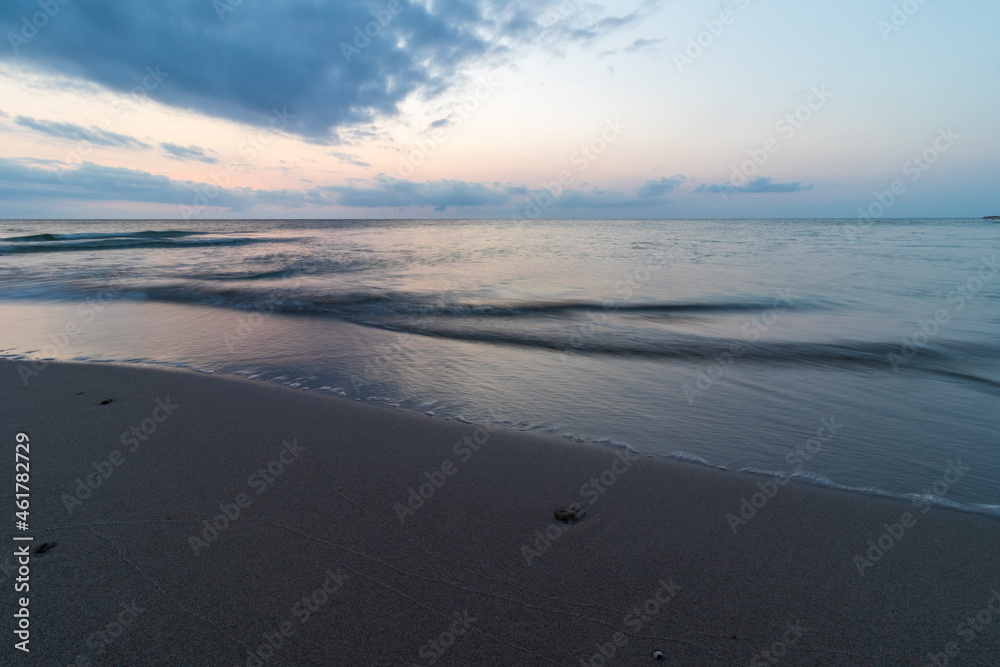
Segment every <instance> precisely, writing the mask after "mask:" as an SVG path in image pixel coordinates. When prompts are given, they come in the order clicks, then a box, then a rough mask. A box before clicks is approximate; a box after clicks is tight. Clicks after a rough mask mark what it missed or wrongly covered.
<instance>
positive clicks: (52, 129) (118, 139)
mask: <svg viewBox="0 0 1000 667" xmlns="http://www.w3.org/2000/svg"><path fill="white" fill-rule="evenodd" d="M14 122H15V123H16V124H18V125H20V126H21V127H27V128H29V129H32V130H35V131H36V132H41V133H42V134H47V135H49V136H50V137H56V138H59V139H69V140H70V141H89V142H90V143H92V144H94V145H96V146H109V147H112V148H127V149H130V150H135V149H143V148H152V146H150V145H149V144H147V143H145V142H143V141H139V140H138V139H136V138H135V137H130V136H128V135H125V134H118V133H117V132H108V131H105V130H102V129H101V128H99V127H93V126H92V127H90V128H86V127H83V126H82V125H77V124H75V123H56V122H54V121H50V120H35V119H34V118H31V117H30V116H18V117H17V118H16V119H15V120H14Z"/></svg>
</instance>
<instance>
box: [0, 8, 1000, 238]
mask: <svg viewBox="0 0 1000 667" xmlns="http://www.w3.org/2000/svg"><path fill="white" fill-rule="evenodd" d="M62 2H63V0H41V2H39V1H38V0H35V1H34V2H30V1H22V0H8V1H7V2H5V3H4V4H3V5H2V7H0V34H2V35H3V37H4V39H3V43H2V44H0V217H5V218H21V217H23V218H47V217H86V218H100V217H150V218H189V219H197V218H214V217H304V218H324V217H350V218H357V217H471V218H490V217H511V216H519V217H528V218H533V217H602V218H631V217H643V218H677V217H767V216H778V217H799V216H801V217H814V216H815V217H857V216H858V215H859V211H867V212H868V213H869V214H870V215H873V216H875V217H881V216H886V217H910V216H914V217H917V216H919V217H923V216H928V217H934V216H979V215H987V214H996V213H1000V197H998V196H997V195H996V191H997V188H996V183H997V182H998V180H1000V159H998V155H997V153H998V147H1000V124H998V123H997V117H998V113H997V110H998V109H1000V85H998V84H1000V51H998V50H997V48H996V40H995V35H994V34H993V33H994V32H995V26H996V25H998V24H1000V20H998V19H1000V5H998V4H997V3H993V2H971V1H968V2H954V3H945V2H941V1H940V0H925V1H924V2H920V0H906V1H903V2H900V1H887V2H882V1H881V0H866V1H861V0H844V1H842V2H839V3H836V4H816V3H796V2H791V1H789V0H768V1H764V0H728V1H727V2H721V3H720V2H701V1H692V2H683V3H680V2H660V1H657V0H635V1H632V2H619V1H615V2H605V3H591V2H582V1H579V0H562V1H556V0H551V1H550V0H541V1H540V2H538V1H536V2H500V1H499V0H478V1H477V0H444V1H440V2H408V1H405V0H386V1H382V0H374V1H372V2H356V1H354V0H347V1H342V2H336V3H334V2H319V1H318V0H312V1H307V0H289V1H286V2H276V1H269V2H266V1H264V0H242V2H239V1H238V0H197V1H194V0H173V1H171V2H167V1H166V0H151V1H148V2H142V3H126V2H123V1H109V0H103V1H102V0H91V1H89V2H85V1H84V0H68V1H67V2H66V4H63V3H62Z"/></svg>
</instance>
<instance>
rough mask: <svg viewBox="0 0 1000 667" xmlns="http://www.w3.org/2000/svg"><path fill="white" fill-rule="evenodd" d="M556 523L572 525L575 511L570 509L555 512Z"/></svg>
mask: <svg viewBox="0 0 1000 667" xmlns="http://www.w3.org/2000/svg"><path fill="white" fill-rule="evenodd" d="M554 516H555V519H556V521H562V522H563V523H572V522H573V520H574V519H575V518H576V510H571V509H566V508H563V509H559V510H556V512H555V514H554Z"/></svg>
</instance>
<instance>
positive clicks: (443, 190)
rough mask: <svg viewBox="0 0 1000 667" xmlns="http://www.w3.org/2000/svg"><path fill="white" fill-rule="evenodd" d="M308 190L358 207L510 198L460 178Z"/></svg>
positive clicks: (485, 202) (437, 204)
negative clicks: (458, 179)
mask: <svg viewBox="0 0 1000 667" xmlns="http://www.w3.org/2000/svg"><path fill="white" fill-rule="evenodd" d="M309 194H310V196H312V197H313V198H314V199H315V198H316V197H325V196H331V197H332V200H333V203H336V204H340V205H342V206H351V207H357V208H383V207H393V208H397V207H403V208H406V207H409V206H434V207H441V206H443V207H449V206H484V205H490V204H494V205H495V204H505V203H507V202H508V201H509V199H510V195H509V194H508V193H507V192H506V191H504V190H500V189H498V188H497V187H490V186H487V185H483V184H482V183H470V182H467V181H457V180H442V181H426V182H424V183H414V182H412V181H393V182H392V183H391V186H388V185H386V184H383V183H377V184H376V183H372V184H371V185H366V186H362V187H359V186H355V185H330V186H323V187H319V188H314V189H313V190H310V192H309Z"/></svg>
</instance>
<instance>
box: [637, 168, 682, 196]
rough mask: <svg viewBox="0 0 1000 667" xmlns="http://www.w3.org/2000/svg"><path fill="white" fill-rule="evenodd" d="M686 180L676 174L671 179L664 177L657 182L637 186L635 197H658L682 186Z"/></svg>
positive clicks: (651, 181)
mask: <svg viewBox="0 0 1000 667" xmlns="http://www.w3.org/2000/svg"><path fill="white" fill-rule="evenodd" d="M686 180H687V178H685V177H684V176H681V175H680V174H676V175H675V176H674V177H673V178H666V177H664V178H661V179H659V180H650V181H646V182H645V183H643V184H642V185H640V186H639V189H638V190H637V191H636V195H638V196H639V197H641V198H643V199H648V198H650V197H659V196H661V195H664V194H666V193H668V192H670V191H671V190H673V189H674V188H676V187H677V186H678V185H682V184H683V183H684V182H685V181H686Z"/></svg>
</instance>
